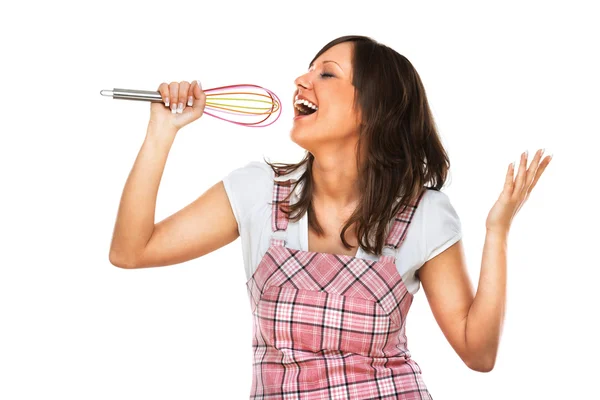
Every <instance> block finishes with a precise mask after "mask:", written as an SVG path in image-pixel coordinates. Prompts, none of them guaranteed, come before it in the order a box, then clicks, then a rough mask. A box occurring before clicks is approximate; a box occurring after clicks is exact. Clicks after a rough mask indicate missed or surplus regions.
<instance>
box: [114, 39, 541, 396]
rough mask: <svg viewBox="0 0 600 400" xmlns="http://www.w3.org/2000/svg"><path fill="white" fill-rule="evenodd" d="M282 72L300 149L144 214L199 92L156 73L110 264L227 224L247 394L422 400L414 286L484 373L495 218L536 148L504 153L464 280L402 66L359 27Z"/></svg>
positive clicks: (500, 254) (499, 227) (188, 243)
mask: <svg viewBox="0 0 600 400" xmlns="http://www.w3.org/2000/svg"><path fill="white" fill-rule="evenodd" d="M295 84H296V87H297V90H296V92H295V94H294V99H293V102H294V107H295V113H296V117H295V118H294V125H293V127H292V130H291V132H290V136H291V138H292V140H293V141H294V142H295V143H297V144H298V145H299V146H302V148H304V149H306V156H305V157H304V159H303V160H302V161H301V162H299V163H298V164H289V165H288V164H278V165H275V164H271V163H268V162H252V163H250V164H248V165H246V166H245V167H242V168H238V169H236V170H234V171H232V172H231V173H230V174H229V175H227V176H226V177H225V178H224V179H223V181H221V182H219V183H217V184H216V185H214V186H213V187H211V188H210V189H208V190H207V191H206V192H205V193H204V194H203V195H202V196H200V197H199V198H198V199H197V200H195V201H194V202H193V203H191V204H190V205H188V206H187V207H185V208H183V209H182V210H180V211H178V212H177V213H175V214H173V215H172V216H170V217H168V218H166V219H165V220H163V221H161V222H159V223H158V224H155V223H154V210H155V204H156V194H157V191H158V186H159V181H160V178H161V175H162V171H163V168H164V165H165V161H166V158H167V155H168V152H169V150H170V147H171V144H172V143H173V140H174V138H175V136H176V133H177V131H178V130H179V129H181V128H182V127H183V126H185V125H187V124H189V123H191V122H192V121H194V120H196V119H198V118H200V117H201V116H202V114H203V110H204V105H205V101H206V97H205V95H204V93H203V92H202V87H201V85H200V83H199V82H197V81H195V82H193V83H192V84H189V83H188V82H186V81H183V82H180V83H177V82H172V83H171V84H170V85H168V84H166V83H163V84H161V85H160V86H159V91H160V93H161V95H162V97H163V99H164V103H165V105H164V106H163V105H162V104H160V103H153V104H151V118H150V122H149V125H148V131H147V136H146V139H145V141H144V144H143V146H142V149H141V151H140V154H139V156H138V158H137V160H136V162H135V165H134V167H133V170H132V171H131V175H130V177H129V179H128V180H127V183H126V186H125V189H124V192H123V197H122V200H121V204H120V207H119V212H118V216H117V221H116V226H115V231H114V235H113V241H112V246H111V252H110V261H111V263H112V264H114V265H116V266H119V267H123V268H146V267H155V266H165V265H172V264H176V263H181V262H184V261H187V260H191V259H194V258H197V257H201V256H203V255H205V254H208V253H210V252H212V251H214V250H216V249H218V248H220V247H222V246H225V245H226V244H228V243H231V242H232V241H233V240H235V239H236V238H237V237H238V236H240V237H241V238H242V247H243V256H244V264H245V270H246V277H247V289H248V294H249V298H250V303H251V309H252V313H253V321H254V325H253V347H254V363H253V371H254V374H253V380H252V393H251V398H269V399H282V398H286V395H287V396H294V398H302V399H312V398H314V399H323V398H330V399H332V398H336V399H337V398H340V399H341V398H344V399H371V398H388V399H391V398H394V399H396V398H397V399H429V398H431V395H430V393H429V392H428V390H427V388H426V385H425V383H424V381H423V379H422V371H421V369H420V367H419V365H418V364H417V363H416V362H415V361H414V360H413V359H412V358H411V355H410V351H409V350H408V348H407V338H406V335H405V322H406V318H407V314H408V311H409V309H410V305H411V303H412V300H413V296H414V294H415V293H416V292H417V290H418V289H419V286H420V284H422V285H423V288H424V290H425V294H426V296H427V300H428V302H429V304H430V306H431V310H432V312H433V314H434V316H435V319H436V321H437V322H438V324H439V326H440V328H441V329H442V331H443V333H444V335H445V336H446V338H447V339H448V341H449V343H450V345H451V346H452V347H453V349H454V350H455V351H456V352H457V354H458V355H459V356H460V357H461V359H462V360H463V361H464V362H465V364H466V365H467V366H468V367H469V368H471V369H473V370H476V371H481V372H486V371H490V370H491V369H492V368H493V366H494V362H495V359H496V354H497V351H498V345H499V338H500V332H501V327H502V322H503V318H504V307H505V288H506V246H507V236H508V232H509V228H510V225H511V222H512V220H513V218H514V216H515V214H516V213H517V211H518V210H519V209H520V207H521V206H522V205H523V203H524V202H525V201H526V199H527V198H528V196H529V194H530V193H531V190H532V189H533V187H534V186H535V184H536V183H537V181H538V179H539V177H540V176H541V174H542V172H543V171H544V169H545V168H546V166H547V165H548V163H549V162H550V157H546V158H545V159H544V160H543V161H541V162H540V160H541V158H542V151H538V152H537V153H536V154H535V156H534V157H533V161H532V162H531V164H530V167H529V168H527V154H526V153H523V155H522V157H521V163H520V166H519V170H518V173H517V175H516V178H514V171H513V168H514V166H513V164H512V163H511V164H510V165H509V166H508V170H507V174H506V180H505V182H504V187H503V190H502V193H501V194H500V197H499V199H498V200H497V202H496V203H495V204H494V206H493V207H492V209H491V211H490V213H489V215H488V217H487V220H486V240H485V246H484V250H483V257H482V265H481V276H480V280H479V286H478V288H477V291H476V294H475V293H474V290H473V288H472V285H471V282H470V280H469V277H468V274H467V269H466V266H465V261H464V256H463V249H462V243H461V229H460V219H459V217H458V215H457V214H456V212H455V210H454V208H453V207H452V205H451V203H450V201H449V198H448V197H447V195H445V194H444V193H443V192H441V191H440V189H441V188H442V187H443V185H444V183H445V180H446V176H447V172H448V169H449V167H450V163H449V159H448V156H447V154H446V152H445V150H444V148H443V147H442V144H441V141H440V139H439V137H438V133H437V131H436V128H435V124H434V120H433V118H432V115H431V111H430V109H429V106H428V103H427V98H426V95H425V90H424V88H423V84H422V83H421V80H420V78H419V75H418V74H417V72H416V70H415V69H414V67H413V66H412V64H411V63H410V62H409V61H408V60H407V59H406V58H405V57H404V56H402V55H400V54H398V53H397V52H396V51H394V50H393V49H391V48H389V47H387V46H385V45H383V44H380V43H378V42H376V41H374V40H372V39H371V38H368V37H364V36H344V37H341V38H338V39H336V40H333V41H332V42H330V43H328V44H327V45H326V46H325V47H324V48H323V49H321V50H320V51H319V52H318V53H317V55H316V56H315V58H314V59H313V60H312V61H311V63H310V65H309V69H308V71H307V72H306V73H305V74H303V75H302V76H299V77H298V78H297V79H296V81H295ZM186 103H187V107H186V106H185V104H186ZM165 106H166V107H165ZM169 106H170V108H171V110H170V111H169V108H168V107H169ZM175 238H176V240H175ZM263 396H264V397H263Z"/></svg>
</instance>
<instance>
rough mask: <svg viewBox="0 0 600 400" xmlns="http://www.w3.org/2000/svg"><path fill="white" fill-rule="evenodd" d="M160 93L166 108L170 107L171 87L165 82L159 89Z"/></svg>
mask: <svg viewBox="0 0 600 400" xmlns="http://www.w3.org/2000/svg"><path fill="white" fill-rule="evenodd" d="M158 91H159V93H160V97H161V98H162V101H163V103H165V106H167V107H169V103H170V99H169V85H168V84H167V83H165V82H163V83H161V84H160V86H159V87H158Z"/></svg>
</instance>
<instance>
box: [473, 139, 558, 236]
mask: <svg viewBox="0 0 600 400" xmlns="http://www.w3.org/2000/svg"><path fill="white" fill-rule="evenodd" d="M543 153H544V150H543V149H540V150H538V151H537V152H536V154H535V156H534V157H533V160H532V161H531V164H530V165H529V168H527V153H526V152H525V153H523V154H521V163H520V164H519V171H518V172H517V177H516V178H513V177H514V167H513V163H510V165H509V166H508V171H507V172H506V180H505V182H504V189H503V190H502V193H500V197H499V198H498V200H497V201H496V204H494V206H493V207H492V209H491V210H490V213H489V214H488V217H487V219H486V221H485V227H486V229H487V230H488V231H497V232H501V233H504V234H508V231H509V230H510V225H511V223H512V220H513V218H514V216H515V215H516V214H517V212H518V211H519V210H520V209H521V207H522V206H523V204H525V202H526V201H527V199H528V198H529V194H530V193H531V191H532V190H533V188H534V187H535V185H536V183H537V181H538V180H539V179H540V176H542V173H543V172H544V170H545V169H546V167H547V166H548V164H549V163H550V160H551V159H552V156H551V155H550V156H547V157H545V158H544V160H543V161H542V162H540V160H541V158H542V154H543Z"/></svg>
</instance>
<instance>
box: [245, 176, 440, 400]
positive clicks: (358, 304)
mask: <svg viewBox="0 0 600 400" xmlns="http://www.w3.org/2000/svg"><path fill="white" fill-rule="evenodd" d="M290 183H291V181H286V182H280V181H274V186H273V211H272V213H273V214H272V230H273V234H272V237H271V243H270V246H269V248H268V250H267V252H266V253H265V255H264V256H263V258H262V259H261V261H260V263H259V265H258V267H257V269H256V271H255V272H254V274H253V275H252V277H251V278H250V279H249V280H248V281H247V282H246V288H247V291H248V296H249V298H250V307H251V310H252V318H253V328H252V335H253V339H252V348H253V366H252V369H253V375H252V388H251V394H250V399H264V400H280V399H281V400H300V399H302V400H312V399H315V400H316V399H344V400H366V399H390V400H391V399H403V400H408V399H418V400H424V399H432V397H431V395H430V393H429V391H428V390H427V388H426V386H425V384H424V382H423V380H422V377H421V368H420V367H419V365H418V364H417V363H416V362H415V361H413V360H412V359H411V355H410V352H409V350H408V348H407V340H406V334H405V326H406V324H405V323H406V317H407V314H408V311H409V309H410V306H411V304H412V300H413V295H412V294H411V293H410V292H409V291H408V290H407V289H406V287H405V286H404V283H403V281H402V277H401V276H400V274H399V273H398V269H397V267H396V264H395V261H396V260H395V255H396V250H397V249H398V247H399V246H400V245H401V244H402V242H403V241H404V238H405V235H406V230H407V228H408V226H409V225H410V222H411V220H412V217H413V215H414V212H415V210H416V208H417V206H418V204H419V202H420V201H421V199H422V197H423V194H424V193H425V190H426V188H424V189H423V192H422V193H421V194H420V196H419V197H418V199H417V201H416V202H415V203H414V204H410V205H409V206H408V207H407V208H406V209H405V210H404V211H401V212H399V213H398V214H397V215H396V218H395V219H394V222H393V225H392V227H391V229H390V231H389V234H388V237H387V239H386V242H385V246H384V248H383V254H382V255H381V257H380V258H379V260H378V261H370V260H365V259H361V258H356V257H352V256H348V255H339V254H328V253H319V252H309V251H302V250H297V249H290V248H287V247H285V243H286V241H285V239H286V229H287V225H288V218H287V216H286V215H285V214H284V213H283V212H281V210H279V205H280V204H285V203H288V202H289V200H286V201H284V199H285V198H286V196H287V195H288V194H289V193H290V186H289V184H290Z"/></svg>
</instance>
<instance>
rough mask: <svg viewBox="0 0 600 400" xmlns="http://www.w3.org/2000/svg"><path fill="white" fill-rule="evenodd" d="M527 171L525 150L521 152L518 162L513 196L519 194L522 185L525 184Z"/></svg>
mask: <svg viewBox="0 0 600 400" xmlns="http://www.w3.org/2000/svg"><path fill="white" fill-rule="evenodd" d="M526 171H527V152H524V153H522V154H521V162H520V163H519V170H518V172H517V178H516V179H515V187H514V192H513V196H518V195H520V193H521V191H522V190H523V187H524V186H525V172H526Z"/></svg>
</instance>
